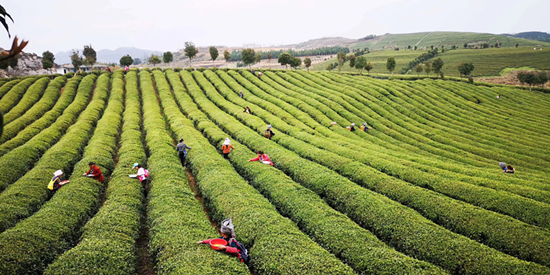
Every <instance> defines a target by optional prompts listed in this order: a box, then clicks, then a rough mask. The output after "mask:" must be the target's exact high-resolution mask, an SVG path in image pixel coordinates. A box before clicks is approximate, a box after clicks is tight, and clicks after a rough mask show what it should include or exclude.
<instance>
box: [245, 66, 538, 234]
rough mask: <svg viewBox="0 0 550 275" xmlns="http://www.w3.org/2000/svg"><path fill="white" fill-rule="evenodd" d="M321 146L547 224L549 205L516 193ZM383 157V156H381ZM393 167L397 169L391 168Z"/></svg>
mask: <svg viewBox="0 0 550 275" xmlns="http://www.w3.org/2000/svg"><path fill="white" fill-rule="evenodd" d="M236 79H238V77H236ZM264 81H265V79H264ZM302 140H304V141H307V142H309V137H307V136H306V137H303V138H302ZM318 147H319V148H322V149H324V150H328V151H335V152H338V153H339V154H341V155H342V156H344V157H348V158H350V157H351V158H355V159H362V160H363V161H366V162H369V163H370V164H371V165H372V164H375V165H376V167H377V168H378V169H381V170H386V171H385V172H387V171H392V172H391V173H390V174H393V175H395V174H397V175H398V176H399V178H403V177H404V178H405V179H407V181H411V182H413V183H415V184H418V185H420V186H424V187H430V188H432V189H433V188H435V190H438V191H442V192H444V193H446V194H449V195H451V196H453V197H457V196H458V197H459V198H461V199H462V200H465V201H467V202H475V203H476V205H481V206H484V207H486V208H488V209H496V210H498V211H500V212H502V213H506V214H511V215H513V216H515V217H521V218H524V217H525V218H526V221H528V222H530V223H535V224H539V223H540V224H541V225H544V221H545V220H546V218H545V217H546V216H545V215H544V212H545V211H544V209H546V208H545V207H543V206H541V205H538V204H537V203H535V202H533V201H530V200H526V199H522V198H519V197H517V196H513V195H512V196H511V195H510V194H507V193H503V192H496V191H493V190H490V189H486V188H482V187H476V186H470V185H469V184H461V185H460V186H459V187H462V188H461V189H457V188H456V186H455V183H452V182H449V181H448V180H445V179H440V178H438V177H434V176H431V175H428V176H427V178H426V177H425V176H424V175H423V174H424V173H422V172H421V171H418V170H415V169H411V168H396V167H398V166H397V165H395V164H392V163H391V162H387V161H383V162H382V163H378V164H376V162H375V161H373V160H372V157H371V155H372V154H376V151H373V152H371V151H369V153H366V154H361V153H356V152H353V151H351V150H338V148H339V146H338V145H337V144H334V143H332V144H331V143H325V144H323V145H318ZM381 160H383V159H382V158H381ZM388 165H390V167H388ZM392 166H393V167H394V168H391V167H392ZM449 185H451V186H453V188H448V186H449ZM501 186H503V185H501ZM524 189H525V188H524ZM465 191H466V193H465ZM530 191H532V192H530ZM522 192H523V193H529V192H530V194H531V197H534V198H539V199H541V200H544V199H545V198H544V197H543V196H542V195H540V194H538V192H536V190H535V191H533V190H529V189H526V190H523V189H522ZM518 193H520V192H518ZM517 199H519V200H523V203H524V204H526V205H529V207H528V208H527V209H529V208H533V207H534V208H537V209H539V210H538V211H535V213H537V214H536V215H533V216H531V215H525V213H524V211H527V210H526V209H525V208H524V207H523V206H521V207H520V206H514V207H511V205H515V204H516V203H517ZM510 200H511V201H512V203H510ZM503 201H505V202H506V203H504V204H503V203H502V202H503ZM497 202H498V203H497ZM541 209H542V210H541ZM529 214H532V212H531V211H529Z"/></svg>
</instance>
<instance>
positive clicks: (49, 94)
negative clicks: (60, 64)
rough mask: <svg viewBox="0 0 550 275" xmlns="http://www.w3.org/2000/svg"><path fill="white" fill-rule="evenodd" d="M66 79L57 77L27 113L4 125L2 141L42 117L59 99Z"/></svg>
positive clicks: (0, 140) (0, 137)
mask: <svg viewBox="0 0 550 275" xmlns="http://www.w3.org/2000/svg"><path fill="white" fill-rule="evenodd" d="M66 81H67V79H66V78H65V77H63V76H59V77H56V78H55V79H54V80H53V81H51V82H50V83H49V84H48V87H47V88H46V90H45V91H44V95H43V96H42V98H41V99H40V101H38V102H37V103H36V104H34V105H32V107H31V108H30V109H29V110H28V111H26V112H25V114H20V115H19V116H18V117H17V118H14V119H13V120H12V121H11V123H10V124H9V125H4V133H3V134H2V136H0V143H4V142H6V141H8V140H10V139H11V138H13V137H15V136H16V135H17V134H18V133H19V132H20V131H21V130H22V129H24V128H25V127H27V126H28V125H30V124H32V123H33V122H34V121H36V120H38V119H39V118H41V117H42V116H43V115H44V114H45V113H46V112H47V111H48V110H50V109H51V108H52V107H53V106H54V104H55V103H56V102H57V100H58V99H59V91H60V90H61V88H62V87H63V86H65V83H66ZM37 83H38V82H37ZM12 112H13V110H12ZM4 119H6V117H4Z"/></svg>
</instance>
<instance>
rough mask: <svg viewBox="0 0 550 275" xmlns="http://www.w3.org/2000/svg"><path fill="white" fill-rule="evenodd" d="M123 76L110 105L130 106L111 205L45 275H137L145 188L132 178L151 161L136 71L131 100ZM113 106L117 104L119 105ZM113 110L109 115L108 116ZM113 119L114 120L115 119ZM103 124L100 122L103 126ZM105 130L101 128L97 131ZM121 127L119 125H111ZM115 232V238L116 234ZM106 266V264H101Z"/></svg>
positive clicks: (129, 83)
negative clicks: (135, 165)
mask: <svg viewBox="0 0 550 275" xmlns="http://www.w3.org/2000/svg"><path fill="white" fill-rule="evenodd" d="M122 77H123V74H122V72H119V71H117V72H115V73H114V75H113V81H112V90H111V94H112V96H111V100H114V99H115V97H116V100H117V102H116V103H117V105H119V107H120V106H121V105H122V102H125V104H126V108H125V110H124V115H123V125H122V133H121V137H120V148H119V150H118V153H117V155H118V162H117V164H116V166H115V169H114V171H113V173H112V174H111V178H110V180H109V186H108V188H107V190H106V193H107V194H106V201H105V203H104V204H103V205H102V206H101V208H100V209H99V212H98V213H97V214H96V215H95V216H94V217H93V218H92V219H91V220H90V221H88V222H87V223H86V225H85V226H84V227H83V230H82V236H81V237H80V242H79V243H78V245H77V246H75V247H74V248H72V249H70V250H68V251H67V252H65V253H64V254H63V255H61V256H60V257H59V258H57V259H56V260H55V261H54V262H53V263H52V264H51V265H49V266H48V268H47V269H46V271H45V272H44V274H85V273H89V272H90V271H91V270H93V272H94V273H95V274H135V272H136V265H135V263H136V261H137V259H136V258H137V251H136V242H135V241H136V239H137V237H138V235H139V228H140V215H141V210H142V208H143V206H142V199H143V198H142V197H143V196H142V187H141V184H140V182H139V181H138V180H136V179H131V178H129V177H128V174H130V173H132V165H133V163H134V162H138V163H141V164H145V160H146V156H145V150H144V148H143V144H142V142H141V129H140V125H141V118H140V113H141V110H140V109H141V108H140V105H141V104H140V101H139V93H138V90H137V78H136V72H135V71H132V72H129V73H128V74H126V96H125V100H124V99H123V95H124V90H123V89H124V87H123V86H124V81H123V79H122ZM109 104H114V101H112V103H109ZM107 112H108V109H107V110H106V112H105V116H108V115H109V114H108V113H107ZM113 118H114V117H113ZM100 123H101V121H100ZM99 126H100V125H99V124H98V127H99ZM109 126H110V127H116V123H115V125H109ZM115 129H116V128H115ZM113 228H116V230H115V233H116V234H113V232H112V230H113ZM98 262H101V263H102V264H101V265H98Z"/></svg>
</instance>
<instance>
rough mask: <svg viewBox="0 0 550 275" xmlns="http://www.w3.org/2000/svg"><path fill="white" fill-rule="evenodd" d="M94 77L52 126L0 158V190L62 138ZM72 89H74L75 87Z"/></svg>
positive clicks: (83, 104) (85, 82)
mask: <svg viewBox="0 0 550 275" xmlns="http://www.w3.org/2000/svg"><path fill="white" fill-rule="evenodd" d="M95 79H96V77H95V76H92V77H90V78H85V79H84V80H83V81H82V83H81V85H80V86H79V88H78V92H77V97H76V98H75V101H74V102H75V104H72V105H71V106H70V108H67V109H66V110H65V112H64V115H63V116H61V117H59V119H58V120H57V121H56V122H55V123H54V124H52V125H51V126H50V127H49V128H48V129H46V130H44V131H41V132H40V133H39V134H38V135H36V136H35V137H33V138H32V139H31V140H30V141H28V142H27V143H25V144H24V145H23V146H19V147H18V148H16V149H14V150H11V151H9V153H7V154H5V155H3V156H2V157H1V158H0V166H1V167H4V168H3V169H4V173H1V174H0V190H4V189H5V188H6V187H7V186H8V185H10V184H12V183H14V182H15V181H17V180H18V179H19V178H20V177H22V176H23V175H25V173H26V172H27V171H29V170H31V169H32V168H33V167H34V164H35V163H36V161H38V160H39V159H40V158H41V157H42V155H43V154H44V152H46V150H48V149H49V148H50V147H51V146H52V145H54V144H55V143H56V142H57V141H58V140H59V139H60V138H62V137H63V135H64V134H65V131H66V130H67V128H69V126H71V124H73V123H74V122H75V121H76V120H77V118H78V117H79V115H80V113H82V110H84V108H86V105H87V104H88V102H89V98H90V96H91V94H92V90H93V86H94V81H95ZM108 81H109V80H108V79H106V80H104V83H103V84H104V86H105V87H104V89H107V88H108V83H109V82H108ZM72 88H74V89H76V85H74V86H73V87H72Z"/></svg>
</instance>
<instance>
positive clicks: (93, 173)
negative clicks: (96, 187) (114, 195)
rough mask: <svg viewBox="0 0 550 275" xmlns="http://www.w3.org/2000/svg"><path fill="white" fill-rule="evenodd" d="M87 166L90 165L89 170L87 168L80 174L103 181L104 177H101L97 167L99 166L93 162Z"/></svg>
mask: <svg viewBox="0 0 550 275" xmlns="http://www.w3.org/2000/svg"><path fill="white" fill-rule="evenodd" d="M88 166H89V167H90V170H88V172H86V173H84V174H82V175H83V176H86V177H91V178H94V179H96V180H98V181H99V182H101V183H103V181H104V180H105V179H104V178H103V174H101V170H100V169H99V167H97V165H95V163H93V162H90V163H88Z"/></svg>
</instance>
